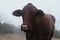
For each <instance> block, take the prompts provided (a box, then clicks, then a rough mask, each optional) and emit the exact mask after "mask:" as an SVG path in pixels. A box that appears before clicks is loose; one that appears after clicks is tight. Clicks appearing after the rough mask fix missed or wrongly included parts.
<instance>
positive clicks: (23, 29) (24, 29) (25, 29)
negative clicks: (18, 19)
mask: <svg viewBox="0 0 60 40" xmlns="http://www.w3.org/2000/svg"><path fill="white" fill-rule="evenodd" d="M28 27H29V26H28V25H21V31H24V32H26V31H28V29H29V28H28Z"/></svg>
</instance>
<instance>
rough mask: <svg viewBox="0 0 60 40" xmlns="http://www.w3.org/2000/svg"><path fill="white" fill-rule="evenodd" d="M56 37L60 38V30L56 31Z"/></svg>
mask: <svg viewBox="0 0 60 40" xmlns="http://www.w3.org/2000/svg"><path fill="white" fill-rule="evenodd" d="M54 37H55V38H60V30H55V32H54Z"/></svg>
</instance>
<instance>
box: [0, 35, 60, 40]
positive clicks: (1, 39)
mask: <svg viewBox="0 0 60 40" xmlns="http://www.w3.org/2000/svg"><path fill="white" fill-rule="evenodd" d="M23 35H24V34H20V35H19V34H0V40H26V39H25V35H24V36H23ZM52 40H60V39H56V38H52Z"/></svg>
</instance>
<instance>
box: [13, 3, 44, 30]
mask: <svg viewBox="0 0 60 40" xmlns="http://www.w3.org/2000/svg"><path fill="white" fill-rule="evenodd" d="M13 15H14V16H17V17H19V16H22V18H23V24H22V25H21V29H22V30H23V31H28V30H30V29H31V27H32V23H33V22H34V19H35V17H36V16H38V17H41V16H43V15H44V12H43V11H42V10H38V9H37V8H36V7H35V6H33V5H32V4H31V3H29V4H27V5H26V6H24V8H23V10H15V11H14V12H13Z"/></svg>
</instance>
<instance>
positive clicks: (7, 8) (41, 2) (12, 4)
mask: <svg viewBox="0 0 60 40" xmlns="http://www.w3.org/2000/svg"><path fill="white" fill-rule="evenodd" d="M28 3H32V4H33V5H35V6H36V7H37V8H38V9H42V10H43V11H44V12H45V13H49V14H52V15H54V16H55V17H56V29H57V30H59V29H60V19H59V16H60V0H0V15H2V17H1V18H4V19H2V22H3V21H4V22H9V23H11V24H13V25H16V26H19V25H21V24H22V18H21V17H15V16H13V15H12V12H13V11H14V10H16V9H22V8H23V7H24V6H25V5H26V4H28ZM1 18H0V19H1Z"/></svg>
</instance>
